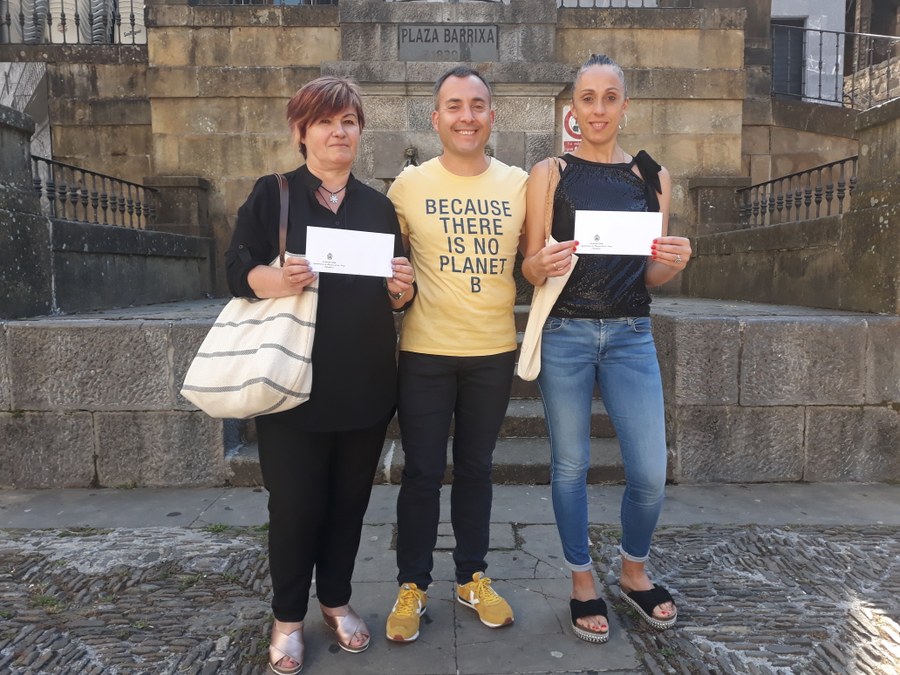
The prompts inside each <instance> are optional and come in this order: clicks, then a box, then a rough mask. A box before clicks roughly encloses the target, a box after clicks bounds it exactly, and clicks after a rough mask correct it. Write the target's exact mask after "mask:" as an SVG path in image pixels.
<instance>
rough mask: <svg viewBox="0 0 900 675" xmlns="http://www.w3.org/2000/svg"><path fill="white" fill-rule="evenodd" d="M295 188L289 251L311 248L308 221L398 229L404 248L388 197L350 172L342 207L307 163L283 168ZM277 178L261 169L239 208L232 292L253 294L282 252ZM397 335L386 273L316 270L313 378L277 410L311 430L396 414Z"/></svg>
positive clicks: (357, 425) (360, 424)
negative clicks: (334, 204)
mask: <svg viewBox="0 0 900 675" xmlns="http://www.w3.org/2000/svg"><path fill="white" fill-rule="evenodd" d="M285 176H286V177H287V181H288V190H289V194H290V208H289V211H288V233H287V250H288V251H289V252H292V253H303V252H305V251H306V228H307V227H308V226H314V227H333V228H340V229H348V230H364V231H366V232H382V233H388V234H393V235H394V255H395V256H400V255H403V243H402V240H401V238H400V225H399V223H398V221H397V215H396V213H395V212H394V207H393V205H392V204H391V202H390V200H389V199H388V198H387V197H385V196H384V195H383V194H381V193H380V192H378V191H377V190H374V189H372V188H370V187H368V186H367V185H365V184H363V183H361V182H359V181H358V180H356V178H354V177H353V176H352V175H351V176H350V179H349V182H348V183H347V192H346V194H345V196H344V200H343V201H342V202H341V205H340V207H339V208H338V211H337V213H332V212H331V211H330V210H329V209H327V208H325V207H324V206H322V205H321V204H319V202H318V201H317V200H316V196H315V192H316V189H317V188H318V187H319V186H320V185H321V184H322V181H321V180H319V179H318V178H316V177H315V176H314V175H313V174H312V173H310V171H309V169H307V168H306V166H301V167H300V168H298V169H296V170H294V171H292V172H290V173H287V174H285ZM279 194H280V193H279V190H278V182H277V180H276V179H275V176H274V175H269V176H263V177H262V178H260V179H259V180H258V181H256V185H255V186H254V187H253V191H252V192H251V193H250V196H249V197H248V198H247V201H246V202H244V204H243V206H241V208H240V209H239V210H238V217H237V224H236V225H235V229H234V234H233V235H232V238H231V245H230V246H229V248H228V250H227V251H226V252H225V264H226V276H227V279H228V286H229V288H230V289H231V292H232V293H233V294H234V295H236V296H239V297H250V298H252V297H256V296H255V294H254V293H253V289H252V288H250V285H249V284H248V283H247V275H248V274H249V273H250V270H252V269H253V268H254V267H256V266H257V265H268V264H269V263H270V262H272V260H273V259H274V258H276V257H277V256H278V216H279V209H280V198H279ZM396 346H397V334H396V331H395V329H394V318H393V312H392V310H391V304H390V301H389V299H388V295H387V291H386V290H385V288H384V280H383V279H381V278H380V277H368V276H356V275H347V274H327V273H323V274H320V275H319V302H318V310H317V315H316V334H315V340H314V342H313V350H312V364H313V384H312V392H311V394H310V398H309V400H308V401H307V402H306V403H303V404H302V405H300V406H298V407H296V408H293V409H291V410H286V411H285V412H281V413H275V414H276V415H278V416H279V417H281V419H282V421H285V422H288V423H290V424H292V425H294V426H296V427H297V428H298V429H303V430H306V431H346V430H350V429H363V428H366V427H369V426H372V425H373V424H375V423H376V422H378V421H379V420H380V419H382V418H384V417H387V416H388V415H390V414H392V413H393V410H394V407H395V405H396V400H397V365H396V359H395V351H396Z"/></svg>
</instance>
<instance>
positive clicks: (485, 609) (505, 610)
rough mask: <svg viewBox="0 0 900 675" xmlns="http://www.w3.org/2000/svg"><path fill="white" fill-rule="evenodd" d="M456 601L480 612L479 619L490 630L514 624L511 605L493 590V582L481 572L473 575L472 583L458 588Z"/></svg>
mask: <svg viewBox="0 0 900 675" xmlns="http://www.w3.org/2000/svg"><path fill="white" fill-rule="evenodd" d="M456 599H457V600H459V602H460V603H461V604H463V605H465V606H466V607H471V608H472V609H474V610H475V611H476V612H478V618H479V619H481V623H483V624H484V625H485V626H487V627H488V628H500V627H501V626H508V625H509V624H511V623H512V622H513V620H514V619H513V611H512V607H510V606H509V603H508V602H506V600H504V599H503V598H501V597H500V596H499V595H497V591H495V590H494V589H493V588H491V580H490V579H489V578H488V577H486V576H484V574H482V573H481V572H475V574H473V575H472V581H470V582H469V583H467V584H462V585H461V586H460V585H457V586H456Z"/></svg>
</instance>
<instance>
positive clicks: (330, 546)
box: [256, 415, 389, 622]
mask: <svg viewBox="0 0 900 675" xmlns="http://www.w3.org/2000/svg"><path fill="white" fill-rule="evenodd" d="M388 422H389V418H386V419H384V420H382V421H380V422H379V423H378V424H376V425H375V426H372V427H369V428H367V429H358V430H352V431H335V432H311V431H303V430H298V429H297V428H295V427H294V426H292V425H290V424H285V423H284V422H283V421H282V420H281V419H279V416H278V415H264V416H262V417H258V418H256V428H257V433H258V436H259V465H260V469H261V470H262V476H263V484H264V485H265V487H266V489H267V490H268V491H269V570H270V573H271V575H272V591H273V597H272V612H273V613H274V614H275V618H276V619H278V620H279V621H290V622H293V621H302V620H303V618H304V617H305V616H306V610H307V605H308V602H309V589H310V585H311V583H312V576H313V569H315V572H316V590H317V595H318V598H319V602H320V603H321V604H323V605H325V606H326V607H340V606H342V605H346V604H347V603H348V602H350V594H351V586H350V580H351V578H352V576H353V566H354V563H355V562H356V553H357V551H358V550H359V537H360V533H361V532H362V521H363V516H364V515H365V513H366V508H367V507H368V505H369V496H370V495H371V493H372V481H373V479H374V477H375V470H376V468H377V466H378V458H379V456H380V455H381V448H382V445H383V444H384V437H385V433H386V431H387V425H388Z"/></svg>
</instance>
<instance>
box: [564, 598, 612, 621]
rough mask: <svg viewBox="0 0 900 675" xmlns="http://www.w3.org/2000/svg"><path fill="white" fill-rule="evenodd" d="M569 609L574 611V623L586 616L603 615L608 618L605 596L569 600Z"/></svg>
mask: <svg viewBox="0 0 900 675" xmlns="http://www.w3.org/2000/svg"><path fill="white" fill-rule="evenodd" d="M569 611H570V612H571V613H572V623H575V622H576V621H577V620H578V619H583V618H584V617H586V616H602V617H603V618H607V613H606V602H604V601H603V598H594V599H593V600H576V599H575V598H571V599H570V600H569Z"/></svg>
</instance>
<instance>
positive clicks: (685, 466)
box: [0, 298, 900, 488]
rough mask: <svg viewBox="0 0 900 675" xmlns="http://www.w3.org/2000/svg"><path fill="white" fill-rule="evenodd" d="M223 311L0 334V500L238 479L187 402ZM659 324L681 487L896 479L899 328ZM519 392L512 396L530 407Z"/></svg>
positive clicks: (698, 317)
mask: <svg viewBox="0 0 900 675" xmlns="http://www.w3.org/2000/svg"><path fill="white" fill-rule="evenodd" d="M221 305H222V301H205V302H203V301H201V302H193V303H179V304H174V305H159V306H155V307H147V308H136V309H129V310H118V311H110V312H106V313H102V314H97V315H92V316H89V317H88V316H81V317H69V318H48V319H43V320H41V321H7V322H0V372H3V373H8V376H7V377H3V378H0V439H2V441H0V488H7V487H18V488H43V487H88V486H94V487H99V486H103V487H122V486H132V485H133V486H186V485H192V486H201V485H223V484H225V483H226V482H228V481H231V480H234V479H235V475H234V474H233V473H232V468H231V467H230V466H229V460H228V459H226V457H225V447H226V445H225V443H226V441H225V436H226V434H227V433H229V426H228V424H227V423H223V422H222V421H221V420H213V419H210V418H208V417H207V416H206V415H205V414H203V413H201V412H199V411H196V410H194V409H193V407H192V406H191V405H190V404H189V403H188V402H187V401H185V400H184V399H183V398H181V396H180V395H179V393H178V389H179V386H180V383H181V382H182V380H183V378H184V374H185V372H186V369H187V367H188V364H189V363H190V360H191V358H192V357H193V355H194V353H195V351H196V349H197V347H198V346H199V344H200V342H201V341H202V339H203V337H204V336H205V334H206V332H207V330H208V329H209V326H210V324H211V323H212V321H213V320H214V317H215V316H216V314H217V313H218V311H219V309H220V308H221ZM653 324H654V329H653V330H654V335H655V338H656V342H657V350H658V355H659V360H660V366H661V370H662V376H663V389H664V394H665V399H666V414H667V431H668V447H669V454H670V477H671V478H672V480H674V481H676V482H680V483H702V482H756V481H898V480H900V359H898V352H897V349H896V345H897V344H898V343H900V317H896V316H895V317H880V316H872V315H862V314H852V313H843V312H835V311H827V310H812V309H803V308H791V307H783V306H782V307H778V306H771V305H760V304H748V303H735V302H717V301H713V300H705V299H700V300H695V299H684V298H658V299H657V300H656V301H654V303H653ZM525 384H526V383H523V382H521V381H519V380H517V381H516V382H515V384H514V392H515V391H517V390H518V395H522V394H523V393H524V391H525V390H526V389H528V390H529V391H531V392H533V393H531V394H529V395H536V391H535V388H534V386H533V384H531V385H530V386H528V387H523V385H525ZM517 403H518V404H519V405H518V407H519V408H522V409H533V408H531V406H529V405H526V403H527V400H525V399H520V400H519V401H518V402H517ZM535 403H537V402H536V401H535ZM539 408H540V405H539V404H537V409H533V410H534V414H535V415H536V418H535V419H533V420H530V419H528V418H527V417H518V418H517V419H514V420H510V419H509V418H508V420H507V421H508V423H511V425H512V426H516V425H518V426H516V428H517V429H518V431H514V432H512V433H511V434H510V435H511V436H516V438H511V437H508V438H504V439H502V440H501V445H502V452H501V451H498V453H497V454H498V456H497V462H498V463H499V464H505V465H509V464H514V463H516V462H522V463H526V462H527V461H528V460H527V459H525V458H528V457H535V456H541V457H543V458H545V457H546V456H547V455H546V453H547V452H549V445H548V444H547V439H546V437H541V438H537V437H535V438H532V437H526V438H522V437H521V436H532V435H535V434H532V433H529V432H527V431H524V429H525V426H527V427H535V426H536V427H539V428H541V429H543V424H542V421H541V418H542V416H543V414H542V412H538V409H539ZM601 417H602V416H600V415H598V416H597V420H596V421H597V422H598V423H599V424H600V425H602V426H608V421H607V422H605V423H604V422H602V419H601ZM512 426H511V427H510V428H512ZM592 430H593V425H592ZM593 433H595V435H597V436H604V438H594V439H593V440H592V448H594V450H593V452H594V453H595V456H594V459H595V460H599V461H600V462H601V463H602V462H603V461H604V460H605V458H606V453H608V454H609V456H610V457H612V456H615V457H616V459H615V460H614V462H612V463H611V464H610V465H609V467H610V470H609V471H607V472H606V473H605V474H604V476H605V478H604V479H605V480H610V479H612V480H620V479H621V473H620V471H621V466H620V463H619V460H618V449H617V447H616V443H615V441H614V439H611V438H605V436H606V435H607V434H606V432H602V431H599V430H596V431H593ZM536 435H537V436H540V435H541V433H540V432H539V433H538V434H536ZM398 443H399V441H398V440H396V439H394V440H389V441H388V443H387V445H388V446H389V447H390V452H389V455H390V456H391V457H394V458H395V460H394V461H396V462H398V463H402V452H400V451H399V448H398V447H397V444H398ZM228 447H232V446H231V445H230V444H229V445H228ZM391 466H392V468H397V467H396V465H391ZM242 470H243V471H247V468H246V467H245V468H244V469H242ZM613 473H614V475H612V474H613ZM506 475H507V476H509V475H510V474H509V473H506ZM526 475H527V472H526ZM544 476H545V477H544V478H543V479H544V480H546V474H545V475H544ZM534 479H535V478H532V480H534ZM537 480H541V478H537Z"/></svg>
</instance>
